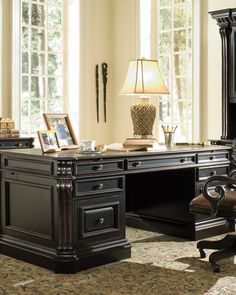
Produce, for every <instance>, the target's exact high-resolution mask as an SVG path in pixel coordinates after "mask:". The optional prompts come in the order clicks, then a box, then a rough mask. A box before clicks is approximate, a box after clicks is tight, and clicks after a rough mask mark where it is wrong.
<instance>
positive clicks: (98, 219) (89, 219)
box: [84, 206, 115, 233]
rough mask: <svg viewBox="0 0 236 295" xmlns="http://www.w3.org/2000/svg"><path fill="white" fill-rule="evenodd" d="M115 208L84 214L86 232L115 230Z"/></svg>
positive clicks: (88, 211) (89, 211)
mask: <svg viewBox="0 0 236 295" xmlns="http://www.w3.org/2000/svg"><path fill="white" fill-rule="evenodd" d="M114 213H115V212H114V207H112V206H111V207H104V208H97V209H90V210H86V211H85V212H84V232H86V233H89V232H93V231H97V230H101V229H106V228H114V227H115V224H114V215H115V214H114Z"/></svg>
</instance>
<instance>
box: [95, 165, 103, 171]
mask: <svg viewBox="0 0 236 295" xmlns="http://www.w3.org/2000/svg"><path fill="white" fill-rule="evenodd" d="M102 168H103V165H102V164H101V165H97V166H94V169H95V170H97V171H98V170H102Z"/></svg>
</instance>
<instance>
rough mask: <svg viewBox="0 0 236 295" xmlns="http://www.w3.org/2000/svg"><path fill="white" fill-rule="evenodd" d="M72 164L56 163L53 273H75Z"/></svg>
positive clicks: (65, 162) (69, 162)
mask: <svg viewBox="0 0 236 295" xmlns="http://www.w3.org/2000/svg"><path fill="white" fill-rule="evenodd" d="M72 171H73V169H72V162H71V161H58V169H57V191H58V211H59V212H58V217H59V218H58V221H59V241H58V247H57V258H56V260H55V272H60V273H63V272H65V273H68V272H70V273H75V272H76V263H77V257H76V255H75V251H74V247H73V241H72V229H73V225H72V189H73V176H72Z"/></svg>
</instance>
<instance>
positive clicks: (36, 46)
mask: <svg viewBox="0 0 236 295" xmlns="http://www.w3.org/2000/svg"><path fill="white" fill-rule="evenodd" d="M31 32H32V33H31V34H32V37H31V47H32V49H33V50H44V49H45V31H44V30H41V29H32V31H31Z"/></svg>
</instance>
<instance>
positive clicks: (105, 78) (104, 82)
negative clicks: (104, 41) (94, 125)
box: [102, 62, 108, 122]
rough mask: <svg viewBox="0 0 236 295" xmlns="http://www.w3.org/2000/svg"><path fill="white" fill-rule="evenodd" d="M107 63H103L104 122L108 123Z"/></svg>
mask: <svg viewBox="0 0 236 295" xmlns="http://www.w3.org/2000/svg"><path fill="white" fill-rule="evenodd" d="M107 68H108V66H107V63H105V62H104V63H102V81H103V108H104V121H105V122H106V121H107Z"/></svg>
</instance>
